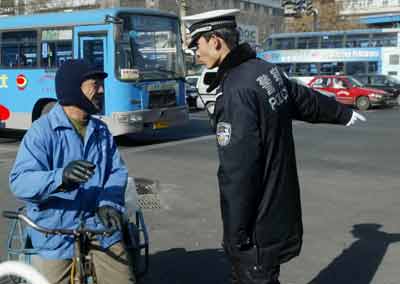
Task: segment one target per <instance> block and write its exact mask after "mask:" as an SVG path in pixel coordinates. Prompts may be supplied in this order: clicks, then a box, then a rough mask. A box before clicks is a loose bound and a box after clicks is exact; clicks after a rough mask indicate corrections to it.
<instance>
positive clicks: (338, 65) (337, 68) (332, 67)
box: [320, 62, 344, 75]
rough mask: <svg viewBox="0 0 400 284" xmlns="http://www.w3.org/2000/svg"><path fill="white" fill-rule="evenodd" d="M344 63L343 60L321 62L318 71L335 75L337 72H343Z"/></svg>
mask: <svg viewBox="0 0 400 284" xmlns="http://www.w3.org/2000/svg"><path fill="white" fill-rule="evenodd" d="M343 71H344V64H343V62H327V63H321V68H320V73H321V74H325V75H335V74H337V73H343Z"/></svg>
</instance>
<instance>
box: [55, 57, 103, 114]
mask: <svg viewBox="0 0 400 284" xmlns="http://www.w3.org/2000/svg"><path fill="white" fill-rule="evenodd" d="M106 77H107V73H105V72H103V71H102V70H100V69H98V68H96V67H95V66H92V65H91V64H89V63H88V62H86V61H84V60H81V59H73V60H67V61H65V62H64V64H63V65H61V67H60V68H59V69H58V70H57V73H56V79H55V83H56V94H57V99H58V102H59V103H60V105H63V106H77V107H79V108H81V109H83V110H84V111H86V112H87V113H89V114H95V113H97V112H98V110H97V109H96V108H95V106H94V105H93V104H92V103H91V102H90V100H89V99H87V98H86V96H85V95H84V94H83V92H82V90H81V84H82V82H83V81H85V80H87V79H91V78H100V79H105V78H106Z"/></svg>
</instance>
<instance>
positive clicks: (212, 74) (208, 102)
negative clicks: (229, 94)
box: [196, 67, 218, 113]
mask: <svg viewBox="0 0 400 284" xmlns="http://www.w3.org/2000/svg"><path fill="white" fill-rule="evenodd" d="M217 71H218V67H216V68H213V69H207V68H205V69H204V70H203V72H202V73H201V75H200V77H199V80H198V81H197V91H198V94H199V96H198V97H197V99H196V106H197V108H199V109H204V108H207V109H208V111H209V112H210V113H214V108H215V100H216V90H215V89H214V90H213V91H212V92H207V88H208V86H209V85H210V84H211V83H212V82H213V81H214V80H215V78H216V76H217Z"/></svg>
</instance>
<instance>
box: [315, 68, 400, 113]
mask: <svg viewBox="0 0 400 284" xmlns="http://www.w3.org/2000/svg"><path fill="white" fill-rule="evenodd" d="M308 86H310V87H311V88H314V89H317V90H324V91H328V92H332V93H335V95H336V100H337V101H339V102H341V103H343V104H347V105H351V106H356V107H357V108H358V109H359V110H367V109H369V108H370V107H372V106H391V105H397V95H395V94H392V93H388V92H385V91H382V90H378V89H373V88H366V87H363V85H362V84H361V83H360V82H359V81H357V79H355V78H354V77H352V76H345V75H321V76H314V78H313V79H312V80H311V81H310V82H309V83H308Z"/></svg>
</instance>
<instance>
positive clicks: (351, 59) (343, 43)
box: [259, 28, 400, 78]
mask: <svg viewBox="0 0 400 284" xmlns="http://www.w3.org/2000/svg"><path fill="white" fill-rule="evenodd" d="M263 49H264V51H263V52H261V53H259V57H260V58H262V59H265V60H267V61H269V62H272V63H275V64H278V65H279V66H280V67H281V68H282V69H283V70H284V71H285V72H286V73H287V74H288V75H289V76H295V77H297V76H313V75H335V74H336V73H342V74H348V75H353V74H360V73H362V74H386V75H393V76H397V77H399V78H400V29H398V28H393V29H364V30H348V31H331V32H303V33H280V34H273V35H272V36H270V37H269V38H268V39H267V40H266V41H265V43H264V46H263Z"/></svg>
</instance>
